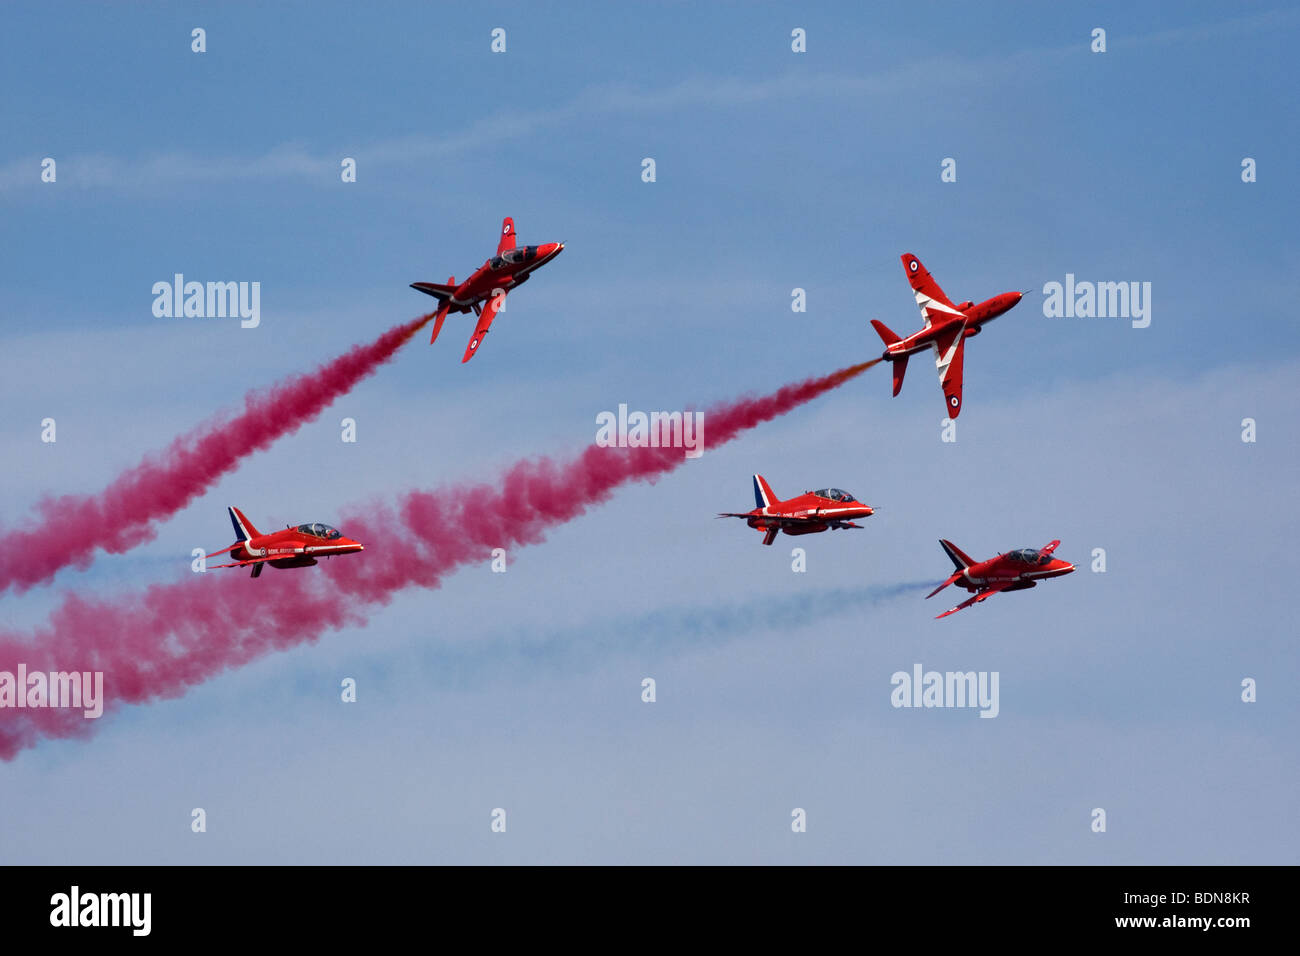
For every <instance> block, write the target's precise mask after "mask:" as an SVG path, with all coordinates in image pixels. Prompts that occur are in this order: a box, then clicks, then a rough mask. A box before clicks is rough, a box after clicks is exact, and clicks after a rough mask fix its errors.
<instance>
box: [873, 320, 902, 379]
mask: <svg viewBox="0 0 1300 956" xmlns="http://www.w3.org/2000/svg"><path fill="white" fill-rule="evenodd" d="M871 327H872V328H873V329H875V330H876V334H877V335H879V336H880V341H882V342H884V343H885V349H886V353H885V354H886V355H888V354H889V353H888V350H889V348H890V347H891V346H893V344H894V343H895V342H901V341H903V340H902V339H901V338H899V337H898V336H897V335H896V334H895V333H894V331H893V329H891V328H890V327H889V326H887V325H885V323H884V322H881V321H880V320H879V319H872V320H871ZM890 364H892V365H893V366H894V394H895V395H897V394H898V393H899V392H900V391H902V389H903V376H904V375H906V374H907V356H906V355H904V356H902V357H901V358H896V359H894V360H893V362H892V363H890Z"/></svg>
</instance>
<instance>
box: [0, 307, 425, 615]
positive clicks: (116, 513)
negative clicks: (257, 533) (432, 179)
mask: <svg viewBox="0 0 1300 956" xmlns="http://www.w3.org/2000/svg"><path fill="white" fill-rule="evenodd" d="M432 318H433V314H432V313H430V314H428V315H423V316H420V318H418V319H412V320H411V321H409V322H405V323H403V324H402V325H398V326H395V327H394V328H391V329H389V330H388V331H387V332H385V333H384V334H383V335H381V336H380V337H379V338H377V339H376V340H375V341H373V342H371V343H369V344H367V345H355V346H353V347H352V348H351V349H350V350H349V351H348V352H346V353H345V354H343V355H341V356H339V357H338V358H336V359H334V360H333V361H330V362H327V363H325V364H324V365H321V366H320V367H319V368H317V369H316V370H314V371H312V372H305V373H303V374H301V375H296V376H294V377H293V378H291V379H289V380H287V381H284V382H281V383H280V384H279V385H276V386H274V387H272V388H269V389H264V390H263V389H259V390H257V391H253V392H249V393H248V394H247V395H246V396H245V397H244V410H243V411H242V412H240V413H239V414H238V415H236V416H234V417H233V418H225V417H222V418H218V419H216V420H214V421H210V422H207V423H205V424H203V425H200V426H198V427H197V428H195V429H193V430H191V431H190V432H188V433H186V434H184V435H181V436H180V437H179V438H177V439H176V440H175V441H173V442H172V443H171V445H169V446H168V447H167V448H166V449H165V450H164V451H162V452H161V453H160V454H156V455H151V456H148V457H146V458H145V459H144V460H143V461H142V462H141V463H140V464H138V465H136V466H135V467H134V468H132V469H131V470H130V471H126V472H124V473H123V474H122V475H120V476H119V477H118V478H116V479H115V480H114V481H113V482H112V483H111V484H110V485H109V486H108V487H107V488H105V489H104V490H103V491H101V492H100V493H99V494H97V495H63V496H61V497H58V498H46V499H45V500H43V501H42V502H41V503H40V504H39V505H38V506H37V507H38V510H39V512H40V518H39V519H38V520H36V521H34V522H31V523H29V524H28V525H27V526H26V527H24V528H20V529H14V530H12V531H7V532H5V533H3V534H0V594H2V593H4V591H6V590H7V589H9V588H14V589H16V590H18V591H20V592H21V591H26V590H27V589H28V588H31V587H34V586H35V585H37V584H43V583H45V582H47V581H49V580H50V579H51V578H53V577H54V575H55V574H56V573H57V572H58V571H60V570H61V569H63V568H65V567H68V566H69V565H75V566H76V567H79V568H84V567H85V566H86V565H88V564H89V563H90V560H91V558H92V557H93V556H94V553H95V552H96V551H97V550H103V551H107V552H108V553H109V554H121V553H122V552H124V551H127V550H129V549H131V548H133V547H135V546H136V545H138V544H140V543H141V542H144V541H148V540H150V539H151V538H153V536H154V535H155V534H156V528H155V525H156V523H157V522H159V521H161V520H163V519H165V518H169V517H171V516H172V515H174V514H175V513H176V512H177V511H179V510H180V509H181V508H182V507H184V506H185V505H186V504H188V503H189V502H190V501H191V500H193V499H194V498H195V497H197V496H199V495H201V494H203V493H204V492H205V491H207V490H208V489H209V488H210V487H212V485H213V483H214V482H216V480H217V479H218V478H220V477H221V476H222V475H225V474H226V473H228V472H229V471H231V470H232V469H234V467H235V466H236V465H238V464H239V462H240V461H241V460H243V459H244V458H246V457H247V456H248V455H250V454H252V453H253V452H255V451H261V450H262V449H264V448H267V447H268V446H269V445H270V444H271V443H272V442H274V441H276V440H277V439H279V438H282V437H283V436H285V435H288V434H290V433H292V432H294V431H297V430H298V429H299V428H300V427H301V426H302V425H304V424H306V423H307V422H309V421H311V420H312V419H313V418H315V417H316V416H317V415H319V414H320V413H321V412H322V411H324V410H325V408H326V407H327V406H328V405H329V404H330V403H331V402H333V401H334V400H335V399H337V398H338V397H339V396H341V395H345V394H346V393H347V392H349V391H350V390H351V389H352V388H353V386H355V385H356V384H357V382H359V381H361V380H362V379H363V378H366V377H367V376H368V375H370V374H372V373H373V372H374V371H375V370H376V369H378V368H379V367H380V366H381V365H383V364H384V363H385V362H387V361H389V360H390V359H391V358H392V357H393V356H394V355H396V354H397V350H398V349H400V348H401V347H402V346H403V345H404V344H405V343H406V341H407V340H408V339H410V338H411V336H413V335H414V334H415V333H416V332H417V331H419V329H420V328H421V327H423V326H424V325H425V324H426V323H427V322H428V321H429V320H430V319H432Z"/></svg>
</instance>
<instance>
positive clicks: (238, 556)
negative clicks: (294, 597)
mask: <svg viewBox="0 0 1300 956" xmlns="http://www.w3.org/2000/svg"><path fill="white" fill-rule="evenodd" d="M227 510H229V512H230V523H231V524H232V525H234V526H235V537H236V538H238V539H239V540H237V541H236V542H235V543H234V544H232V545H231V546H230V547H228V548H222V549H221V550H220V551H213V552H212V554H210V555H208V557H210V558H215V557H216V556H217V555H219V554H225V553H226V552H227V551H229V552H230V556H231V557H232V558H234V559H235V561H234V563H233V564H214V565H213V566H212V567H214V568H239V567H243V566H244V565H246V564H251V565H252V566H253V577H257V576H258V575H259V574H261V573H262V565H264V564H269V565H270V566H271V567H273V568H307V567H311V566H312V565H313V564H315V563H316V559H317V558H332V557H333V556H334V555H336V554H352V553H353V552H355V551H364V550H365V547H364V546H362V545H360V544H358V543H357V542H355V541H353V540H352V539H351V538H345V537H343V535H341V534H340V533H339V532H338V530H337V529H335V528H331V527H330V526H329V525H327V524H321V523H320V522H319V521H318V522H316V523H315V524H300V525H298V527H296V528H285V529H284V530H283V531H272V532H271V533H270V534H262V533H261V532H260V531H258V530H257V529H256V528H254V527H253V525H252V522H250V521H249V520H248V519H247V518H245V517H244V513H243V512H242V511H240V510H239V509H238V508H229V509H227Z"/></svg>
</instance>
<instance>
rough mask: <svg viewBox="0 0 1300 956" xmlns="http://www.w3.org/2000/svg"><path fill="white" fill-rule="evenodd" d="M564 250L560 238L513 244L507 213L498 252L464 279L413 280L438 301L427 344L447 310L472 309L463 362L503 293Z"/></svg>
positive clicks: (473, 349) (512, 227) (480, 340)
mask: <svg viewBox="0 0 1300 956" xmlns="http://www.w3.org/2000/svg"><path fill="white" fill-rule="evenodd" d="M563 250H564V243H562V242H547V243H543V244H542V245H540V246H517V245H515V221H514V220H513V219H511V218H510V217H509V216H507V217H506V218H505V220H504V221H503V222H502V223H501V241H500V242H498V243H497V254H496V255H495V256H493V257H492V258H491V259H489V260H488V261H487V262H485V263H483V265H481V266H479V267H478V268H477V269H476V270H475V271H474V274H473V275H472V276H470V277H469V278H468V279H466V280H465V281H464V282H462V283H460V284H459V285H457V284H456V277H455V276H450V277H449V278H448V279H447V282H446V284H445V285H444V284H440V283H437V282H412V283H411V288H412V289H416V290H418V291H420V292H423V293H424V294H425V295H431V296H433V297H434V298H435V299H437V300H438V302H439V303H440V305H439V307H438V312H437V315H436V316H435V317H434V321H433V335H432V336H431V337H430V338H429V344H430V345H432V344H433V343H434V342H436V341H437V339H438V333H439V332H441V331H442V323H443V322H444V321H445V320H446V318H447V313H448V312H469V311H470V310H471V309H472V310H473V311H474V314H475V315H477V316H478V325H476V326H474V334H473V335H472V336H470V340H469V345H468V346H466V348H465V357H464V358H462V359H461V360H460V361H461V364H462V365H463V364H464V363H466V362H468V361H469V360H470V359H472V358H473V357H474V353H475V352H477V351H478V347H479V345H481V344H482V343H483V337H484V336H485V335H487V334H488V329H490V328H491V327H492V320H493V319H495V318H496V317H497V313H498V312H500V311H501V310H502V309H503V308H504V307H505V304H506V293H508V292H510V291H512V290H513V289H517V288H519V286H521V285H523V284H524V283H525V282H527V281H528V277H529V276H530V275H532V274H533V272H534V270H536V269H539V268H541V267H542V266H544V265H546V263H548V262H550V261H551V260H552V259H554V258H555V257H556V256H558V255H559V254H560V253H561V252H562V251H563Z"/></svg>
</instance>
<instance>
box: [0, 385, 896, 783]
mask: <svg viewBox="0 0 1300 956" xmlns="http://www.w3.org/2000/svg"><path fill="white" fill-rule="evenodd" d="M877 361H879V360H877ZM874 364H875V362H866V363H863V364H861V365H854V366H851V367H849V368H845V369H841V370H840V371H838V372H834V373H832V374H830V375H825V376H822V377H820V378H813V379H808V380H807V381H804V382H800V383H798V384H795V385H787V386H785V387H784V388H781V389H779V390H778V391H776V392H773V393H771V394H770V395H765V396H762V397H758V398H742V399H739V400H737V401H733V402H727V403H724V404H721V405H718V406H715V407H714V408H712V409H709V410H706V411H705V413H704V425H705V430H704V438H705V445H706V450H707V448H708V447H716V446H717V445H720V444H723V443H725V442H728V441H730V440H731V439H733V438H735V437H736V436H738V435H740V434H741V433H742V432H744V431H746V430H748V429H750V428H753V427H754V426H756V425H759V424H761V423H762V422H765V421H769V420H770V419H773V418H775V417H777V416H778V415H782V414H784V413H786V412H788V411H790V410H792V409H794V408H797V407H798V406H800V405H803V404H805V403H806V402H809V401H812V400H813V399H814V398H817V397H818V396H820V395H823V394H825V393H826V392H828V391H830V390H831V389H834V388H837V387H838V386H840V385H842V384H844V383H845V382H847V381H848V380H849V379H851V378H854V377H855V376H857V375H860V374H861V373H862V372H863V371H865V370H866V369H868V368H870V367H871V366H872V365H874ZM685 460H686V459H685V457H684V455H683V449H681V448H601V447H598V446H595V445H592V446H589V447H588V448H587V449H585V450H584V451H583V452H582V453H581V454H579V455H578V456H577V457H576V458H574V459H572V460H570V461H568V462H556V461H553V460H551V459H549V458H536V459H527V460H524V461H521V462H519V463H517V464H515V465H514V466H512V467H511V468H509V469H508V470H507V471H506V472H505V474H503V475H502V476H501V477H500V479H499V480H498V481H495V482H493V483H491V484H485V485H475V486H467V485H460V486H451V487H447V488H444V489H442V490H440V491H437V492H426V491H415V492H410V493H408V494H406V495H404V496H402V497H401V498H400V499H399V500H398V502H397V503H396V504H395V505H394V506H392V507H386V508H380V509H375V508H367V509H366V510H365V512H364V513H356V514H353V515H352V516H350V517H348V516H344V518H345V520H343V521H341V522H340V523H341V524H342V525H343V526H344V527H345V528H347V529H348V533H349V535H356V537H357V538H359V539H360V540H362V541H365V542H366V551H365V553H364V554H358V555H352V556H349V557H347V558H343V559H341V560H339V561H336V562H330V563H329V564H328V565H325V564H322V565H320V566H318V567H316V568H311V569H297V570H289V571H278V570H275V569H272V570H271V571H270V572H268V573H266V574H263V575H262V576H261V577H260V578H259V579H258V580H256V581H253V580H251V579H250V578H249V577H248V575H247V574H246V573H243V572H239V571H231V572H229V573H227V572H220V571H213V572H211V573H208V574H203V575H201V576H194V577H190V578H188V579H186V580H183V581H178V582H175V583H172V584H155V585H153V586H151V587H149V588H148V589H146V590H145V591H144V592H143V593H140V594H137V595H133V596H129V597H125V598H120V599H116V600H113V599H105V600H99V599H94V600H92V599H85V598H81V597H78V596H76V595H72V594H70V595H68V596H67V597H65V598H64V600H63V603H62V604H61V605H60V606H59V607H58V608H57V609H56V610H55V611H54V613H53V614H52V615H51V616H50V620H49V623H48V624H46V625H45V626H44V627H41V628H39V629H37V630H36V631H35V632H34V633H33V634H31V635H29V636H28V637H26V638H24V637H21V636H19V635H17V634H12V633H4V632H0V681H3V672H6V671H7V672H9V673H11V674H12V673H16V671H17V665H18V664H19V663H20V662H22V663H25V664H26V665H27V671H28V673H31V672H34V671H42V670H43V671H47V672H48V671H73V670H78V671H103V672H104V695H105V697H106V698H107V708H108V709H111V708H113V707H116V706H119V705H121V704H138V703H146V702H148V701H151V700H159V699H166V698H172V697H179V696H180V695H181V694H183V693H184V692H185V690H186V688H187V687H189V686H191V685H194V684H198V683H201V682H202V681H205V680H207V679H209V678H211V677H214V676H216V675H217V674H219V673H221V672H222V671H224V670H226V669H228V668H235V667H239V666H241V665H243V664H246V663H247V662H249V661H250V660H252V659H254V658H256V657H259V656H261V655H263V654H265V653H267V652H269V651H273V650H284V649H287V648H290V647H293V646H295V645H298V644H301V643H304V642H307V641H314V640H316V639H317V638H319V637H320V635H321V634H323V633H324V632H325V631H327V630H330V629H334V628H340V627H344V626H356V625H360V624H362V623H364V620H365V618H364V615H363V614H362V613H361V609H362V608H364V607H365V606H367V605H375V604H385V603H387V602H388V601H389V600H391V599H392V597H393V596H394V595H395V594H396V593H397V592H398V591H400V590H401V589H403V588H406V587H409V586H411V585H419V586H421V587H426V588H433V587H437V586H438V585H439V584H440V583H441V582H442V579H443V578H444V577H445V576H447V575H448V574H450V573H452V572H454V571H456V570H458V569H459V568H461V567H462V566H464V565H466V564H469V563H473V562H477V561H483V560H486V559H487V558H488V557H490V555H491V553H492V549H493V548H498V547H511V546H519V545H525V544H536V543H538V542H540V541H541V540H542V539H543V537H544V536H545V533H546V531H547V530H549V529H551V528H554V527H556V526H558V525H561V524H564V523H565V522H567V521H570V520H572V519H573V518H576V517H578V516H579V515H581V514H583V513H584V512H586V510H587V509H588V508H590V507H592V506H593V505H597V504H600V503H602V502H604V501H607V500H608V499H609V498H610V496H611V495H612V494H613V493H614V491H615V490H616V489H617V488H618V487H619V486H620V485H623V484H626V483H628V482H631V481H637V480H654V479H656V478H658V477H660V476H661V475H663V474H665V473H667V472H669V471H671V470H672V469H674V468H676V467H678V466H679V465H681V464H682V462H683V461H685ZM2 694H3V684H2V683H0V695H2ZM2 700H3V697H2V696H0V701H2ZM97 724H98V721H96V720H87V719H85V718H84V717H83V716H82V711H80V710H71V709H53V708H44V709H21V710H19V709H10V707H8V706H6V707H4V708H3V709H0V759H6V760H8V759H11V758H13V757H14V755H15V754H17V753H18V751H19V750H21V749H23V748H24V747H30V746H33V745H35V744H36V742H37V741H38V740H40V739H42V738H57V737H75V736H86V735H89V734H90V733H91V732H92V731H93V730H94V729H95V727H96V725H97Z"/></svg>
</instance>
